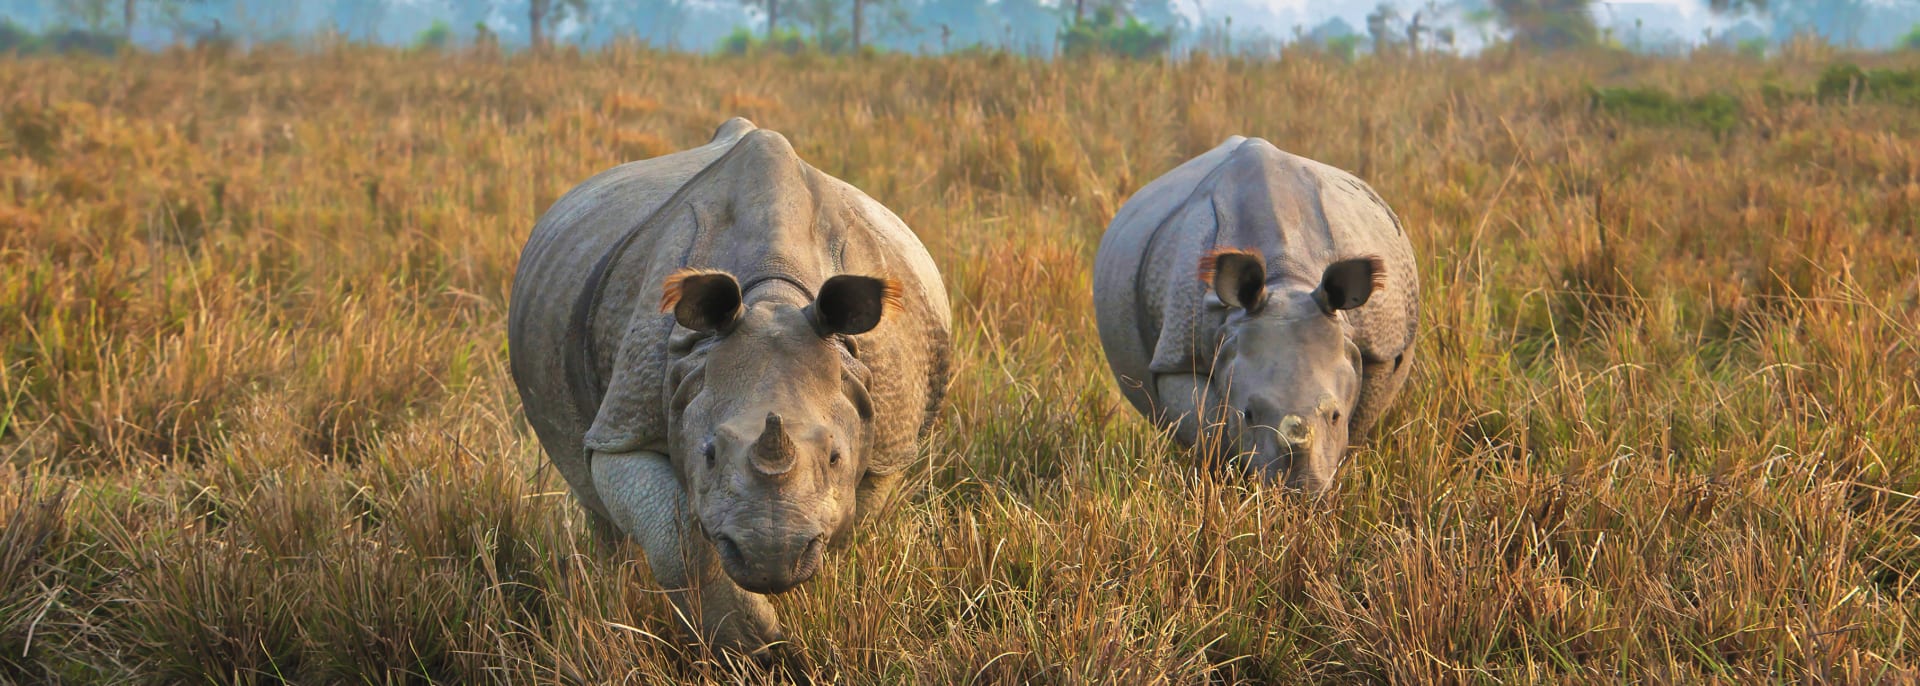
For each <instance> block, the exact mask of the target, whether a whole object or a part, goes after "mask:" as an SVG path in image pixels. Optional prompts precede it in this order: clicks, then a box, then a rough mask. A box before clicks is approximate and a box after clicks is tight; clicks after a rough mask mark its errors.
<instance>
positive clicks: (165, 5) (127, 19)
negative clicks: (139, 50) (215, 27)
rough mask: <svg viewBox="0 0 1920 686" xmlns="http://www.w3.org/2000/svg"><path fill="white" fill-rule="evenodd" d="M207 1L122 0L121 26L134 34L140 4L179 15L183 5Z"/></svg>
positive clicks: (128, 32)
mask: <svg viewBox="0 0 1920 686" xmlns="http://www.w3.org/2000/svg"><path fill="white" fill-rule="evenodd" d="M205 1H206V0H120V26H121V27H122V28H124V29H126V31H127V34H128V35H132V34H133V22H134V19H135V15H136V14H138V12H137V11H136V8H137V7H139V6H140V5H146V6H148V7H151V8H155V9H159V10H161V11H163V12H167V13H168V14H174V15H177V14H178V13H179V11H180V7H181V6H182V5H191V4H201V3H204V2H205Z"/></svg>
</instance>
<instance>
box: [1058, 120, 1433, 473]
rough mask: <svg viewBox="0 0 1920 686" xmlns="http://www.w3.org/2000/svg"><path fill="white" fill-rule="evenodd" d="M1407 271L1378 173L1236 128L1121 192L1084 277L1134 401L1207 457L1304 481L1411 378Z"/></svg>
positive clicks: (1331, 469)
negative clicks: (1123, 199)
mask: <svg viewBox="0 0 1920 686" xmlns="http://www.w3.org/2000/svg"><path fill="white" fill-rule="evenodd" d="M1418 288H1419V280H1418V278H1417V276H1416V274H1415V273H1414V260H1413V249H1412V247H1411V245H1409V243H1408V241H1407V235H1406V231H1405V230H1404V229H1402V228H1401V226H1400V220H1399V218H1398V217H1396V216H1394V214H1393V211H1392V210H1391V209H1389V208H1388V207H1387V205H1386V203H1385V202H1383V201H1381V200H1380V197H1379V196H1378V195H1376V194H1375V193H1374V192H1373V189H1371V188H1369V187H1368V186H1367V185H1366V184H1365V183H1362V182H1361V181H1360V180H1359V179H1356V178H1354V177H1353V176H1352V175H1350V174H1348V173H1346V172H1343V171H1340V170H1338V169H1335V168H1333V167H1329V166H1326V165H1324V164H1320V163H1318V162H1314V161H1312V160H1309V159H1305V158H1302V157H1298V156H1295V155H1292V154H1289V153H1286V152H1282V151H1281V150H1279V149H1278V148H1275V147H1274V146H1273V145H1272V144H1271V143H1268V142H1267V141H1265V140H1261V139H1258V138H1252V139H1249V138H1243V137H1240V136H1234V137H1231V138H1228V139H1227V141H1226V142H1225V143H1222V144H1221V145H1220V146H1218V147H1216V148H1214V149H1213V150H1211V151H1209V152H1207V153H1206V154H1203V155H1201V156H1199V157H1197V158H1194V159H1193V160H1190V161H1188V162H1187V163H1185V164H1182V165H1180V166H1179V167H1177V168H1175V169H1174V170H1173V171H1171V172H1168V173H1167V174H1166V175H1165V176H1162V177H1160V178H1159V179H1156V180H1154V181H1153V182H1152V183H1149V184H1147V185H1146V187H1144V188H1142V189H1140V192H1139V193H1137V194H1135V195H1134V196H1133V197H1132V198H1130V199H1128V201H1127V203H1126V204H1125V205H1124V206H1122V207H1121V208H1120V211H1119V212H1118V213H1117V214H1116V215H1115V216H1114V218H1113V223H1112V224H1110V225H1108V227H1107V232H1106V235H1105V236H1103V237H1102V238H1101V241H1100V250H1099V254H1098V256H1097V257H1096V258H1095V263H1094V276H1093V295H1094V311H1095V316H1096V318H1097V320H1098V322H1099V328H1100V342H1101V344H1102V346H1103V347H1105V349H1106V354H1107V364H1108V366H1109V367H1110V368H1111V369H1112V371H1113V374H1114V376H1115V378H1116V379H1117V381H1118V383H1119V385H1120V390H1121V392H1122V394H1124V395H1125V396H1126V398H1127V400H1128V401H1129V402H1130V403H1132V404H1133V406H1134V408H1135V409H1138V410H1139V411H1140V412H1141V413H1142V414H1144V415H1146V416H1147V417H1148V418H1149V419H1151V420H1152V421H1153V422H1154V423H1155V424H1156V426H1159V427H1160V428H1162V429H1163V430H1165V429H1168V428H1171V429H1172V433H1173V436H1174V438H1175V440H1176V441H1177V442H1179V443H1180V444H1181V445H1182V446H1183V447H1189V448H1195V447H1197V448H1198V450H1197V451H1196V452H1197V453H1198V454H1199V455H1200V456H1201V457H1202V458H1203V459H1204V460H1205V461H1208V462H1213V463H1216V464H1218V463H1221V462H1233V463H1239V464H1242V465H1243V466H1247V467H1251V468H1252V469H1255V470H1257V471H1258V472H1259V473H1261V474H1262V475H1264V476H1266V477H1267V478H1270V479H1275V480H1284V483H1285V484H1286V485H1288V486H1290V487H1293V488H1298V489H1302V490H1305V491H1309V492H1314V493H1318V492H1321V491H1324V490H1326V489H1327V488H1329V487H1330V486H1331V485H1332V483H1333V477H1334V474H1335V472H1336V471H1337V470H1338V468H1339V465H1340V461H1341V460H1342V459H1343V457H1344V455H1345V453H1346V449H1347V438H1348V435H1349V431H1350V430H1351V431H1352V432H1353V433H1355V434H1358V435H1365V432H1366V431H1368V430H1369V429H1370V428H1371V427H1372V426H1373V424H1374V423H1375V422H1376V421H1377V420H1378V419H1379V417H1380V414H1381V412H1382V410H1384V409H1385V408H1386V407H1387V406H1388V404H1389V403H1390V402H1391V401H1392V400H1393V397H1394V396H1395V395H1396V394H1398V393H1399V390H1400V387H1401V385H1402V384H1404V383H1405V382H1406V379H1407V370H1408V369H1409V368H1410V367H1411V363H1412V361H1413V340H1414V334H1415V333H1416V331H1417V330H1418V328H1419V319H1420V316H1419V308H1418V299H1419V298H1418Z"/></svg>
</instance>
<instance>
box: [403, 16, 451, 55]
mask: <svg viewBox="0 0 1920 686" xmlns="http://www.w3.org/2000/svg"><path fill="white" fill-rule="evenodd" d="M452 43H453V27H451V26H448V25H447V23H446V22H444V21H440V20H438V19H435V20H433V25H432V26H428V27H427V29H426V30H425V31H421V32H420V33H419V34H417V35H415V36H414V37H413V49H415V50H441V49H444V48H446V47H447V46H448V45H450V44H452Z"/></svg>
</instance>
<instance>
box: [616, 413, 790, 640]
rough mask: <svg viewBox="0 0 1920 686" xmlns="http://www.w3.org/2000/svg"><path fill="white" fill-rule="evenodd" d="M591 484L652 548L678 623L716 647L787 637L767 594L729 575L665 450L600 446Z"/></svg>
mask: <svg viewBox="0 0 1920 686" xmlns="http://www.w3.org/2000/svg"><path fill="white" fill-rule="evenodd" d="M592 462H593V487H594V490H596V491H598V492H599V493H600V500H601V501H602V502H604V503H605V504H606V506H607V510H608V514H609V515H611V516H612V518H613V523H614V525H615V526H618V527H619V528H620V530H621V531H623V532H625V533H626V535H627V536H629V537H631V538H633V540H634V542H636V543H639V544H640V549H641V550H642V551H643V552H644V553H645V554H646V556H647V566H648V567H651V568H652V569H653V578H654V581H655V583H658V584H659V585H660V587H661V588H662V589H664V590H665V591H667V597H668V598H669V599H671V600H672V601H673V606H674V609H675V610H676V611H677V612H676V614H677V615H678V617H679V619H680V628H681V629H682V630H684V631H691V632H693V633H694V634H695V635H698V636H699V637H700V638H702V639H703V640H705V641H706V642H707V643H708V645H710V646H712V647H714V648H716V649H721V648H725V649H733V650H738V651H743V652H748V653H755V652H759V651H760V650H761V649H762V648H764V647H765V646H766V645H767V644H768V643H771V642H774V641H778V640H780V638H781V633H780V619H779V617H778V615H776V614H775V613H774V611H773V603H771V602H769V601H768V600H767V598H766V596H762V595H759V594H756V593H749V592H747V591H746V590H743V589H741V588H740V587H739V586H737V585H735V584H734V583H733V580H732V579H729V578H727V575H726V573H725V572H723V571H721V569H720V564H719V561H718V560H716V559H715V557H714V554H713V545H712V544H710V543H708V542H706V541H704V540H701V539H700V536H699V534H698V533H697V531H696V530H695V525H694V523H693V518H692V517H690V516H688V514H687V504H686V503H687V498H686V490H685V489H684V488H683V487H681V485H680V479H679V477H678V476H677V475H676V474H675V473H674V470H673V462H672V461H671V460H669V459H668V458H667V456H665V455H662V454H660V453H656V452H650V451H644V450H642V451H636V452H631V453H595V454H594V455H593V461H592Z"/></svg>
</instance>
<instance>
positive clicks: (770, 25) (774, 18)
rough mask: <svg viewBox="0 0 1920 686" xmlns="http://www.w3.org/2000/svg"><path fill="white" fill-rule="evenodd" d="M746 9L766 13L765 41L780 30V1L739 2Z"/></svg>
mask: <svg viewBox="0 0 1920 686" xmlns="http://www.w3.org/2000/svg"><path fill="white" fill-rule="evenodd" d="M740 1H741V3H742V4H745V5H746V6H748V7H751V8H754V9H757V10H760V11H762V12H766V13H767V40H773V33H774V31H775V30H777V29H779V28H780V0H740Z"/></svg>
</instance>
